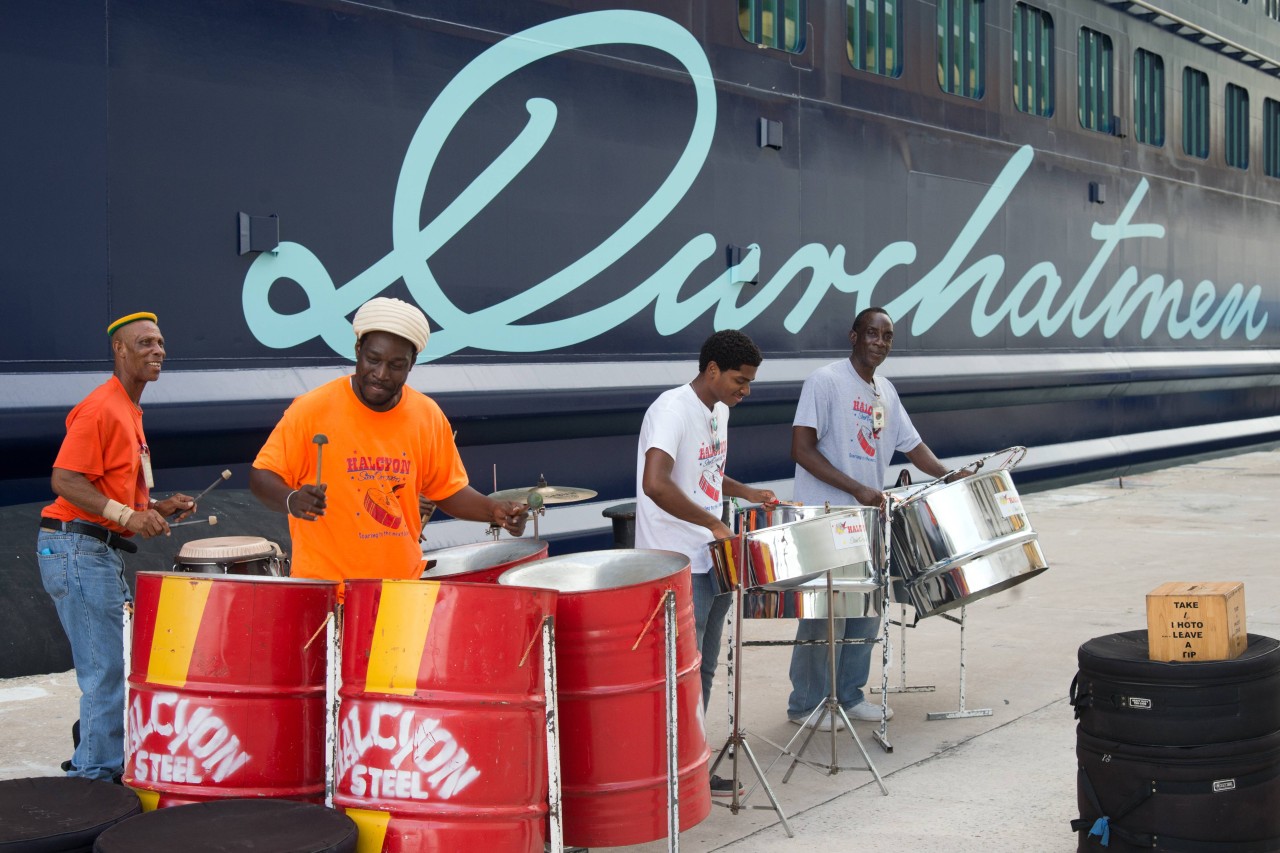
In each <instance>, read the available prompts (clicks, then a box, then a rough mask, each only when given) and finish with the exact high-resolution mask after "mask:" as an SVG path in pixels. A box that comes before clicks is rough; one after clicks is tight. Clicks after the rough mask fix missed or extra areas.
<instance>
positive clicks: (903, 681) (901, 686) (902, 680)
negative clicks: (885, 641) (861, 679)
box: [871, 602, 938, 693]
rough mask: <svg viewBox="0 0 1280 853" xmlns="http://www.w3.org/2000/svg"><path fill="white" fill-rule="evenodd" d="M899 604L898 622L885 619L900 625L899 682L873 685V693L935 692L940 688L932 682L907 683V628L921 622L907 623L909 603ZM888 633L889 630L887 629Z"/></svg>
mask: <svg viewBox="0 0 1280 853" xmlns="http://www.w3.org/2000/svg"><path fill="white" fill-rule="evenodd" d="M898 606H899V607H901V608H902V615H901V616H900V617H899V618H898V620H897V621H896V622H894V621H893V620H891V619H888V618H887V617H886V619H885V621H886V622H889V623H891V624H895V625H897V626H898V637H899V641H898V683H897V684H895V685H893V686H892V687H890V686H887V685H882V686H880V687H872V688H871V692H872V693H933V692H934V691H935V690H937V689H938V688H937V687H936V686H934V685H932V684H913V685H910V686H908V684H907V629H908V628H914V627H916V625H917V624H919V620H916V622H913V623H912V624H910V625H908V624H907V605H906V603H905V602H898ZM886 633H887V631H886ZM886 680H887V679H886Z"/></svg>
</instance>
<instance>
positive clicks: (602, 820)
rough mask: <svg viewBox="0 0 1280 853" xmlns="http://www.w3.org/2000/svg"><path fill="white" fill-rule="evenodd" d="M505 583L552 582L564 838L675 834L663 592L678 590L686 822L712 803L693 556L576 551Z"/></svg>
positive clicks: (588, 842)
mask: <svg viewBox="0 0 1280 853" xmlns="http://www.w3.org/2000/svg"><path fill="white" fill-rule="evenodd" d="M498 582H499V583H500V584H504V585H507V584H510V585H515V586H532V587H543V588H550V589H555V590H558V591H559V599H558V600H557V602H556V670H557V674H556V680H557V690H556V695H557V698H558V702H559V713H560V731H561V741H560V743H561V757H560V758H561V761H560V763H561V778H562V780H563V792H564V795H563V803H562V807H563V808H562V810H563V815H564V840H565V843H566V844H569V845H572V846H577V847H592V848H594V847H618V846H624V845H629V844H642V843H644V842H647V841H655V840H657V839H659V838H665V837H666V834H667V823H666V814H667V758H666V737H667V735H666V695H665V690H666V687H665V685H666V651H665V645H666V640H665V635H664V628H663V626H664V621H663V618H662V610H661V604H662V601H663V598H664V597H665V595H666V592H667V590H668V589H673V590H675V594H676V622H677V640H676V693H677V700H676V701H677V717H678V739H679V746H678V750H677V765H678V770H677V773H678V778H679V786H680V788H679V791H680V794H679V796H680V829H681V830H682V831H683V830H685V829H689V828H690V827H692V826H694V825H695V824H697V823H699V822H701V821H702V820H703V819H704V818H706V816H707V815H708V814H709V813H710V811H711V789H710V785H709V779H708V776H707V763H708V760H709V758H710V754H711V753H710V749H709V748H708V747H707V734H706V729H705V726H704V722H703V713H702V678H701V676H700V674H699V666H700V664H701V662H702V659H701V656H700V655H699V654H698V648H697V632H696V631H695V630H694V618H693V593H692V585H691V577H690V574H689V560H688V558H686V557H685V556H684V555H682V554H676V553H674V552H671V551H648V550H635V549H615V550H611V551H589V552H586V553H581V554H567V555H564V556H559V557H552V558H550V559H547V560H539V561H537V562H533V563H528V564H526V565H523V566H517V567H516V568H514V569H509V570H508V571H507V572H506V573H504V574H503V575H502V577H501V578H500V579H499V581H498Z"/></svg>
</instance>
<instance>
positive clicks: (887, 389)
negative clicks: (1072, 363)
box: [787, 308, 947, 731]
mask: <svg viewBox="0 0 1280 853" xmlns="http://www.w3.org/2000/svg"><path fill="white" fill-rule="evenodd" d="M849 343H850V344H851V345H852V351H851V352H850V354H849V357H848V358H847V359H841V360H840V361H837V362H834V363H832V364H829V365H827V366H825V367H821V368H819V369H818V370H815V371H814V372H813V373H812V374H810V375H809V378H808V379H806V380H805V381H804V387H803V389H801V391H800V403H799V405H798V406H797V407H796V417H795V420H794V421H793V422H792V427H791V459H792V461H794V462H795V463H796V479H795V490H794V494H793V497H794V499H795V500H796V502H797V503H800V504H804V505H806V506H821V505H822V504H824V503H829V504H830V505H832V506H853V505H855V504H862V505H863V506H882V505H883V504H884V501H885V495H884V492H883V491H882V489H883V484H884V482H885V475H886V471H887V469H888V467H889V460H890V458H891V457H892V456H893V454H894V451H901V452H902V453H904V454H906V457H907V459H909V460H910V461H911V464H913V465H915V466H916V467H917V468H919V469H920V470H921V471H923V472H924V473H925V474H927V475H929V476H930V477H941V476H942V475H944V474H946V473H947V468H946V466H944V465H943V464H942V463H941V462H940V461H938V457H936V456H935V455H934V454H933V451H932V450H930V449H929V446H928V445H926V444H925V443H924V442H923V441H921V440H920V434H919V433H918V432H916V428H915V427H914V426H913V425H912V423H911V418H910V417H909V416H908V415H907V413H906V411H905V410H904V409H903V408H902V403H901V402H900V401H899V399H898V392H897V390H896V389H894V387H893V383H892V382H890V381H889V380H888V379H885V378H884V377H882V376H876V368H878V367H879V366H880V365H881V364H882V363H884V360H885V359H886V358H887V357H888V356H889V350H891V349H892V348H893V321H892V320H890V319H889V315H888V313H886V312H885V310H884V309H883V308H868V309H866V310H865V311H861V312H859V314H858V316H857V317H856V318H855V319H854V321H853V328H852V329H851V330H850V331H849ZM841 623H843V625H842V624H841ZM879 625H880V619H879V618H878V617H874V616H873V617H867V618H853V619H843V620H842V619H837V620H836V634H837V638H839V636H841V635H843V636H844V638H845V639H863V640H870V639H872V638H873V637H875V635H876V633H877V631H878V630H879ZM826 638H827V620H826V619H801V620H800V624H799V626H798V628H797V630H796V640H826ZM871 650H872V646H871V645H870V644H869V643H861V644H850V645H837V646H836V647H835V654H836V696H837V698H838V699H839V701H840V707H841V708H843V709H844V711H845V713H846V714H847V715H848V716H849V718H850V719H853V720H878V719H880V716H881V710H882V709H881V706H880V705H876V704H872V703H870V702H868V701H867V700H866V698H865V697H864V696H863V693H862V687H863V685H865V684H866V683H867V673H868V671H869V669H870V667H871ZM790 675H791V688H792V690H791V696H790V699H789V700H788V702H787V718H788V719H789V720H790V721H791V722H792V723H795V724H796V725H805V724H806V723H807V724H808V725H811V726H815V727H817V728H820V729H822V730H823V731H828V730H830V728H831V727H832V726H833V725H834V726H835V727H836V729H837V730H840V729H842V728H844V722H843V721H842V720H841V719H839V717H838V716H837V717H836V719H834V720H833V719H832V718H831V715H830V714H828V713H826V712H823V713H821V714H816V715H815V714H813V711H814V710H815V709H816V708H817V707H818V706H819V705H821V704H822V703H823V701H824V700H825V699H826V697H827V693H828V690H829V686H830V683H831V674H830V663H829V661H828V651H827V647H826V646H825V645H814V646H796V647H795V648H794V649H793V650H792V653H791V672H790ZM883 711H884V714H885V715H886V717H891V716H893V711H892V710H890V709H888V708H885V709H883Z"/></svg>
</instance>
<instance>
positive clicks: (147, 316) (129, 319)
mask: <svg viewBox="0 0 1280 853" xmlns="http://www.w3.org/2000/svg"><path fill="white" fill-rule="evenodd" d="M138 320H150V321H151V322H153V323H154V322H156V315H155V314H152V313H151V312H150V311H139V312H138V313H137V314H125V315H124V316H123V317H121V318H120V319H119V320H116V321H115V322H114V323H112V324H111V325H110V326H107V337H111V336H112V335H114V334H115V333H116V331H117V330H118V329H123V328H124V327H125V326H127V325H129V324H130V323H136V322H137V321H138Z"/></svg>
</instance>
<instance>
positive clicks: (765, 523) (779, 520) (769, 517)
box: [738, 504, 858, 533]
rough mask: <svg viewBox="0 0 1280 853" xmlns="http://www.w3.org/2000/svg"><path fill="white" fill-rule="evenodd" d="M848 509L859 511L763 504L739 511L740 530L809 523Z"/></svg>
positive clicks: (848, 507)
mask: <svg viewBox="0 0 1280 853" xmlns="http://www.w3.org/2000/svg"><path fill="white" fill-rule="evenodd" d="M847 509H858V507H857V506H856V505H850V506H826V505H821V506H819V505H814V506H797V505H796V504H761V505H760V506H749V507H746V508H744V509H740V510H738V529H739V530H741V531H743V532H744V533H750V532H751V531H752V530H760V529H762V528H765V527H777V526H778V525H779V524H790V523H791V522H793V521H808V520H809V519H811V518H817V517H818V516H820V515H829V514H830V513H833V512H841V511H843V510H847Z"/></svg>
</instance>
